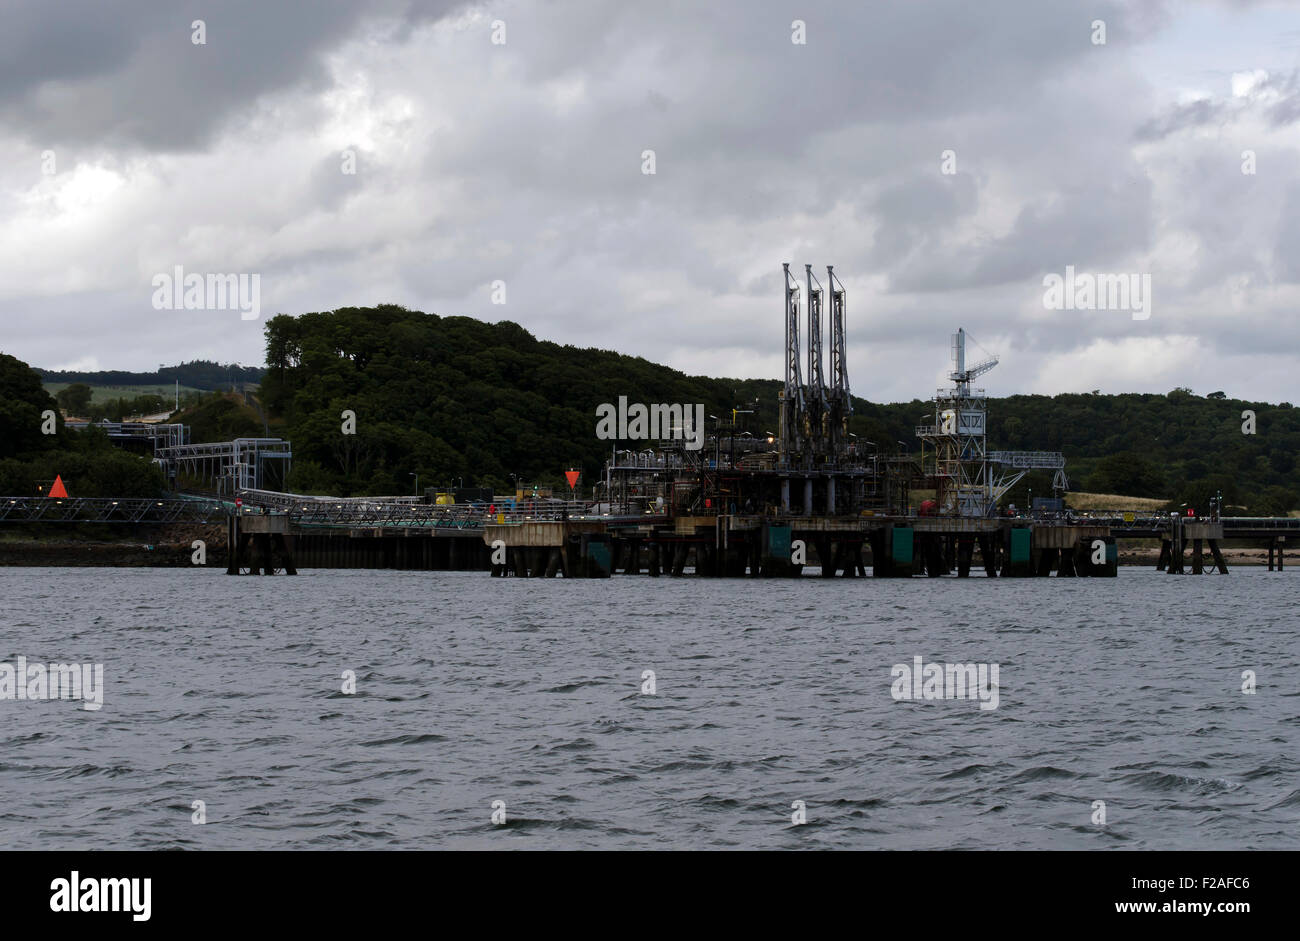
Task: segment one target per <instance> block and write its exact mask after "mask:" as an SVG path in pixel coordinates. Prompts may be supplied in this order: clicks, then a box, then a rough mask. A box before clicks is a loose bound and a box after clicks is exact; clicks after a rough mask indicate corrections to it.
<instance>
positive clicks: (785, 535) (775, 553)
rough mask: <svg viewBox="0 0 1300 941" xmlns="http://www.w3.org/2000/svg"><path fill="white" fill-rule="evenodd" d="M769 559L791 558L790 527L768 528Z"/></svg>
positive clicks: (767, 547)
mask: <svg viewBox="0 0 1300 941" xmlns="http://www.w3.org/2000/svg"><path fill="white" fill-rule="evenodd" d="M766 549H767V557H768V558H769V559H786V560H789V558H790V527H789V526H769V527H767V546H766Z"/></svg>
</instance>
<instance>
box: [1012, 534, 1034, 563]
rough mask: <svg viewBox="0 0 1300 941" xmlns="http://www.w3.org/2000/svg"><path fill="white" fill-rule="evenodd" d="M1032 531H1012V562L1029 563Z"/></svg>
mask: <svg viewBox="0 0 1300 941" xmlns="http://www.w3.org/2000/svg"><path fill="white" fill-rule="evenodd" d="M1030 532H1031V531H1030V530H1028V529H1013V530H1011V561H1012V562H1028V561H1029V544H1030Z"/></svg>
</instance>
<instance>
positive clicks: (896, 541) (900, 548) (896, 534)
mask: <svg viewBox="0 0 1300 941" xmlns="http://www.w3.org/2000/svg"><path fill="white" fill-rule="evenodd" d="M890 555H891V557H892V558H893V560H894V561H895V562H896V563H898V564H899V565H911V564H912V527H910V526H895V527H894V529H893V542H892V543H891V544H890Z"/></svg>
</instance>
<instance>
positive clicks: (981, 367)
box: [948, 327, 998, 395]
mask: <svg viewBox="0 0 1300 941" xmlns="http://www.w3.org/2000/svg"><path fill="white" fill-rule="evenodd" d="M972 342H974V341H972ZM975 345H976V346H978V345H979V344H978V343H976V344H975ZM952 359H953V362H954V363H955V364H956V365H957V368H956V369H955V370H953V371H952V372H950V373H949V374H948V378H949V379H951V380H952V381H953V382H955V383H956V384H957V390H958V392H959V393H960V394H962V395H969V394H970V383H971V380H972V379H974V378H976V377H977V376H982V375H984V374H985V373H986V372H988V371H989V370H990V369H992V368H993V367H994V366H996V365H997V364H998V358H997V357H996V356H990V357H989V358H988V359H986V360H984V362H982V363H977V364H976V365H974V366H972V367H971V368H970V369H967V368H966V331H965V330H964V329H962V328H961V327H958V328H957V332H956V333H955V334H954V335H953V338H952Z"/></svg>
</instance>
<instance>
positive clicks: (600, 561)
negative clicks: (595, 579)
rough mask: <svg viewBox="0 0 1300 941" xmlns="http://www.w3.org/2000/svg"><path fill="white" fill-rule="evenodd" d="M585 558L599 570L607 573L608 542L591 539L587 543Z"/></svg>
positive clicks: (608, 565) (608, 560) (608, 562)
mask: <svg viewBox="0 0 1300 941" xmlns="http://www.w3.org/2000/svg"><path fill="white" fill-rule="evenodd" d="M587 559H588V561H589V562H591V563H592V564H593V565H595V566H596V567H597V568H598V569H599V570H600V571H601V572H604V573H605V574H609V569H610V553H609V543H607V542H596V541H595V540H592V541H591V542H589V543H587Z"/></svg>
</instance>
